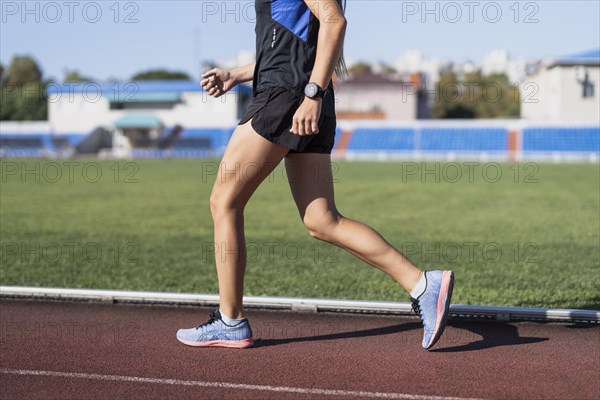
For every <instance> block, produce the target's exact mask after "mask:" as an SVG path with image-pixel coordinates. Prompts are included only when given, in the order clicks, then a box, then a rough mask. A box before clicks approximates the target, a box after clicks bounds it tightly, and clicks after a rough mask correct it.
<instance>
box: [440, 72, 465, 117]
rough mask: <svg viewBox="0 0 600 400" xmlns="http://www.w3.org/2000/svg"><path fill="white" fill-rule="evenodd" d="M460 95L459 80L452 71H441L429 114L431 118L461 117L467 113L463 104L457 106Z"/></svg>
mask: <svg viewBox="0 0 600 400" xmlns="http://www.w3.org/2000/svg"><path fill="white" fill-rule="evenodd" d="M460 97H461V89H460V82H459V81H458V78H457V76H456V74H455V73H454V71H452V70H451V69H448V70H446V71H444V72H442V73H441V75H440V80H439V82H438V83H437V84H436V87H435V98H434V103H433V107H432V110H431V116H432V117H433V118H461V116H463V115H465V114H468V113H467V112H466V111H467V110H465V109H464V107H463V106H460V107H459V102H460Z"/></svg>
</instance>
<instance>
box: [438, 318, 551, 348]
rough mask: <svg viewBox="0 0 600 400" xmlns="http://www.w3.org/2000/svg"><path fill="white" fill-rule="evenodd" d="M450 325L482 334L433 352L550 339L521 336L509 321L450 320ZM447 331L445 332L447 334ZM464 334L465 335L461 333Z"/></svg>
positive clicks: (530, 342) (474, 333)
mask: <svg viewBox="0 0 600 400" xmlns="http://www.w3.org/2000/svg"><path fill="white" fill-rule="evenodd" d="M448 326H452V327H453V328H456V329H465V330H468V331H470V332H471V333H473V335H468V336H470V337H475V336H476V335H479V336H481V338H480V339H479V340H476V341H473V342H470V343H465V344H461V345H458V346H452V347H444V348H439V349H438V348H434V349H432V350H430V351H431V352H432V353H454V352H461V351H474V350H483V349H489V348H492V347H499V346H515V345H521V344H532V343H539V342H545V341H547V340H548V338H547V337H535V336H532V337H523V336H519V331H518V329H517V327H516V326H514V325H511V324H509V323H498V322H492V323H481V322H479V323H476V322H458V321H449V322H448ZM446 334H447V332H445V333H444V335H446ZM460 336H463V335H460ZM443 340H444V336H442V339H441V343H440V344H443Z"/></svg>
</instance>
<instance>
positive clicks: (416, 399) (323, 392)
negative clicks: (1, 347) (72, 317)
mask: <svg viewBox="0 0 600 400" xmlns="http://www.w3.org/2000/svg"><path fill="white" fill-rule="evenodd" d="M0 373H2V374H13V375H29V376H51V377H56V378H80V379H96V380H101V381H120V382H136V383H158V384H162V385H180V386H201V387H210V388H220V389H240V390H260V391H268V392H285V393H299V394H314V395H320V396H349V397H350V396H355V397H363V398H364V397H369V398H378V399H404V400H476V399H469V398H464V397H440V396H423V395H418V394H405V393H385V392H366V391H354V390H337V389H314V388H299V387H288V386H269V385H247V384H244V383H229V382H204V381H184V380H181V379H163V378H144V377H139V376H124V375H102V374H85V373H77V372H60V371H36V370H29V369H6V368H2V369H0Z"/></svg>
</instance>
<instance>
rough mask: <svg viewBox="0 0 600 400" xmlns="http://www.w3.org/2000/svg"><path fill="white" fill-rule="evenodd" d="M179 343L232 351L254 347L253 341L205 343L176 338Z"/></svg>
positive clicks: (214, 341)
mask: <svg viewBox="0 0 600 400" xmlns="http://www.w3.org/2000/svg"><path fill="white" fill-rule="evenodd" d="M177 340H179V341H180V342H181V343H183V344H185V345H188V346H193V347H229V348H232V349H245V348H247V347H252V346H254V340H252V339H244V340H209V341H207V342H192V341H190V340H185V339H180V338H177Z"/></svg>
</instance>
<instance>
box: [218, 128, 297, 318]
mask: <svg viewBox="0 0 600 400" xmlns="http://www.w3.org/2000/svg"><path fill="white" fill-rule="evenodd" d="M287 152H288V149H286V148H285V147H283V146H280V145H278V144H274V143H271V142H269V141H268V140H266V139H264V138H263V137H262V136H260V135H258V134H257V133H256V132H255V131H254V129H253V128H252V126H251V124H250V122H247V123H246V124H244V125H240V126H238V127H237V128H236V130H235V131H234V133H233V136H232V137H231V140H230V141H229V144H228V145H227V149H226V150H225V154H224V155H223V158H222V160H221V164H220V165H219V171H218V175H217V178H216V180H215V184H214V186H213V189H212V193H211V195H210V210H211V213H212V217H213V222H214V240H215V261H216V264H217V276H218V279H219V296H220V308H221V311H222V312H223V313H224V314H225V315H226V316H228V317H230V318H241V316H242V313H243V306H242V296H243V288H244V272H245V270H246V242H245V237H244V207H245V206H246V203H247V202H248V200H249V199H250V197H251V196H252V194H253V193H254V191H255V190H256V188H258V186H259V185H260V184H261V182H262V181H263V180H264V179H265V178H266V177H267V176H268V175H269V174H270V173H271V171H273V169H274V168H275V166H277V164H279V162H280V161H281V160H282V159H283V157H285V155H286V154H287Z"/></svg>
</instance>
